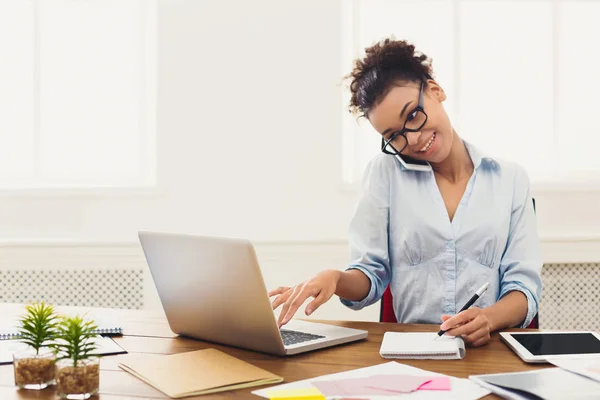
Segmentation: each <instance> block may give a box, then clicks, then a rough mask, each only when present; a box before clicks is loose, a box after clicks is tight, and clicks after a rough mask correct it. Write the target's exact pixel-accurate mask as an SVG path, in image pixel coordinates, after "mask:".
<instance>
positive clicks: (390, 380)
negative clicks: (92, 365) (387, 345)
mask: <svg viewBox="0 0 600 400" xmlns="http://www.w3.org/2000/svg"><path fill="white" fill-rule="evenodd" d="M428 385H429V386H428ZM307 388H317V389H319V390H320V392H321V393H323V394H324V395H325V396H327V398H340V396H343V397H348V398H350V396H352V397H354V396H362V397H363V398H366V397H368V398H369V399H371V400H378V399H382V400H387V399H389V398H390V396H393V397H397V396H402V398H406V399H407V400H408V399H410V398H413V397H414V398H416V399H417V398H418V399H431V400H434V399H445V400H458V399H460V400H471V399H472V400H475V399H479V398H481V397H483V396H486V395H488V394H489V393H490V391H489V390H486V389H484V388H481V387H480V386H479V385H477V384H475V383H474V382H472V381H469V380H468V379H460V378H455V377H451V376H446V375H441V374H436V373H434V372H430V371H426V370H423V369H419V368H415V367H411V366H408V365H404V364H400V363H397V362H388V363H384V364H379V365H375V366H372V367H366V368H360V369H355V370H352V371H347V372H341V373H337V374H331V375H323V376H319V377H316V378H312V379H306V380H303V381H298V382H293V383H288V384H285V385H279V386H275V387H272V388H269V389H263V390H256V391H254V392H252V393H253V394H255V395H257V396H261V397H264V398H269V392H270V391H273V390H292V389H307ZM333 396H335V397H333ZM355 398H356V397H355Z"/></svg>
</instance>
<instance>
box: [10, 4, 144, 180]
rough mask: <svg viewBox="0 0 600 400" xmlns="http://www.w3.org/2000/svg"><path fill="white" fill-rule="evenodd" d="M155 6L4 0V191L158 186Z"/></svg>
mask: <svg viewBox="0 0 600 400" xmlns="http://www.w3.org/2000/svg"><path fill="white" fill-rule="evenodd" d="M155 48H156V4H155V2H153V1H147V0H85V1H83V0H15V1H2V2H0V57H1V58H2V62H1V63H0V188H1V189H37V188H98V187H127V188H130V187H146V186H152V185H154V184H155V175H156V173H155V158H156V157H155V125H156V123H155V90H156V50H155Z"/></svg>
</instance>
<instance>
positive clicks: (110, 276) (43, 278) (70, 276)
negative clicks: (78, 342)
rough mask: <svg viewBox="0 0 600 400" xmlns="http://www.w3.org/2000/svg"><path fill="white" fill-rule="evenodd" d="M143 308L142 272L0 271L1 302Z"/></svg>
mask: <svg viewBox="0 0 600 400" xmlns="http://www.w3.org/2000/svg"><path fill="white" fill-rule="evenodd" d="M32 301H45V302H47V303H51V304H54V305H62V306H87V307H106V308H133V309H138V308H142V307H143V305H144V271H143V270H141V269H85V270H84V269H60V270H47V269H44V270H32V269H30V270H0V303H29V302H32Z"/></svg>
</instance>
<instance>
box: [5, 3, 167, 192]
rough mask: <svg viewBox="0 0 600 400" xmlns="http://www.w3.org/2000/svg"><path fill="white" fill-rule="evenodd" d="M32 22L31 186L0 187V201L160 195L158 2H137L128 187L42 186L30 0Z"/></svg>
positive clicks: (36, 22) (36, 12)
mask: <svg viewBox="0 0 600 400" xmlns="http://www.w3.org/2000/svg"><path fill="white" fill-rule="evenodd" d="M31 1H32V3H33V16H32V18H33V20H34V48H33V52H34V77H33V80H34V110H33V114H34V131H33V135H34V146H35V147H34V149H33V151H34V163H35V164H34V183H33V184H32V185H31V186H24V187H7V186H2V185H1V184H0V197H9V198H12V197H26V198H27V197H90V198H96V197H101V196H110V197H114V196H116V197H121V196H123V197H129V196H138V195H142V196H147V195H156V194H160V193H161V192H162V190H161V189H160V188H159V186H158V171H157V158H158V154H157V146H156V141H157V135H156V132H157V99H156V96H157V86H158V84H157V64H158V59H157V47H158V0H141V1H139V14H138V18H139V27H140V28H139V29H140V30H139V35H138V38H139V39H138V40H139V46H140V49H141V51H140V59H139V61H140V62H139V65H140V68H141V73H140V74H139V79H140V81H141V82H140V84H139V85H138V88H139V89H138V90H139V95H138V99H139V102H140V107H139V110H140V111H139V115H140V117H139V120H138V122H139V127H140V129H139V131H138V135H139V139H138V140H139V149H140V157H139V171H140V172H141V175H142V176H141V178H140V180H139V181H138V182H135V183H132V184H128V185H117V184H112V185H110V184H109V185H106V186H99V185H97V186H96V185H90V186H85V185H75V184H74V185H64V186H59V185H53V184H48V185H44V182H43V181H42V180H41V179H39V176H40V168H41V167H40V156H39V154H40V139H41V132H40V87H41V86H40V69H41V67H40V47H39V43H40V39H39V38H40V31H39V19H40V16H39V3H40V2H41V1H43V0H31Z"/></svg>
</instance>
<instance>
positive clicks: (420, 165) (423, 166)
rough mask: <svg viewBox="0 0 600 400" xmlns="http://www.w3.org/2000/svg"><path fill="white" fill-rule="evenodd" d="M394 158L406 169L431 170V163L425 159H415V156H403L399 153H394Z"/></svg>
mask: <svg viewBox="0 0 600 400" xmlns="http://www.w3.org/2000/svg"><path fill="white" fill-rule="evenodd" d="M396 158H397V159H398V161H400V163H401V164H402V165H404V168H406V169H408V170H411V171H431V170H432V168H431V165H430V164H429V163H428V162H427V161H423V160H417V159H415V158H412V157H408V156H404V155H401V154H396Z"/></svg>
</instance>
